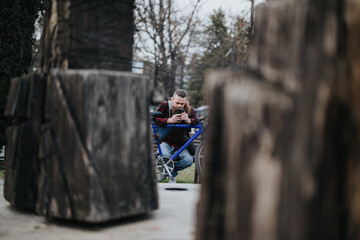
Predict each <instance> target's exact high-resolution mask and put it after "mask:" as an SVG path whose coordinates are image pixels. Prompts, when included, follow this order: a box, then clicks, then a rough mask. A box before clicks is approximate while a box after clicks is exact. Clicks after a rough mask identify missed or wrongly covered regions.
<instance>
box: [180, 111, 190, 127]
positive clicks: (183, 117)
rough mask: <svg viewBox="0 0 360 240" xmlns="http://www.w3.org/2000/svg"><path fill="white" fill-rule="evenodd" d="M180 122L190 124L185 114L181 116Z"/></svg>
mask: <svg viewBox="0 0 360 240" xmlns="http://www.w3.org/2000/svg"><path fill="white" fill-rule="evenodd" d="M181 121H185V122H186V123H187V124H190V123H191V120H190V118H189V115H188V114H187V113H186V112H184V113H182V114H181Z"/></svg>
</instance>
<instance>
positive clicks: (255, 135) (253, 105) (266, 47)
mask: <svg viewBox="0 0 360 240" xmlns="http://www.w3.org/2000/svg"><path fill="white" fill-rule="evenodd" d="M355 2H356V1H338V0H331V1H308V2H307V1H306V2H301V3H300V1H290V2H289V1H287V2H286V1H282V2H280V1H278V2H276V1H271V2H269V3H267V4H264V5H263V6H262V7H261V8H259V9H258V12H257V14H256V16H257V20H256V21H257V23H256V29H255V32H256V36H255V39H254V42H255V45H254V46H253V48H252V53H251V54H252V55H251V57H250V59H251V64H250V67H251V70H250V71H249V72H250V73H247V74H245V73H229V72H226V73H212V74H210V75H209V76H208V78H207V92H208V93H207V94H208V99H209V104H210V105H211V106H212V108H211V111H210V114H209V128H208V133H207V144H208V145H207V148H206V149H207V151H208V152H207V162H206V164H207V165H206V169H207V172H206V174H205V176H204V179H203V182H202V184H203V185H202V193H201V199H200V203H199V208H198V221H197V229H198V232H197V236H196V239H198V240H200V239H207V240H208V239H295V240H296V239H299V240H300V239H359V238H360V232H359V230H358V229H359V224H360V218H359V214H358V212H359V211H357V210H358V209H359V206H360V205H359V199H360V198H359V196H360V195H359V192H360V184H359V183H360V182H359V177H358V176H359V175H360V171H359V169H360V168H359V166H360V165H359V156H360V155H359V147H358V146H359V137H360V131H359V129H360V128H359V126H360V121H359V101H358V100H359V98H358V93H357V90H358V88H357V87H356V86H358V83H359V81H360V80H359V75H358V74H357V72H358V67H355V65H356V66H358V64H357V63H358V54H356V53H358V52H359V47H358V44H355V42H358V41H357V40H358V39H359V38H358V30H355V29H359V21H358V17H356V16H357V15H356V14H354V13H355V12H359V10H360V8H359V4H357V3H355Z"/></svg>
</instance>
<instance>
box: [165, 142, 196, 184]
mask: <svg viewBox="0 0 360 240" xmlns="http://www.w3.org/2000/svg"><path fill="white" fill-rule="evenodd" d="M160 147H161V151H162V153H163V155H164V156H166V157H171V156H172V155H173V154H174V152H175V151H174V147H172V146H170V145H169V144H167V143H165V142H162V143H161V144H160ZM177 159H180V160H179V161H175V162H174V163H175V166H174V170H173V171H172V173H171V175H172V176H173V177H176V176H177V175H178V171H180V170H183V169H185V168H188V167H190V166H191V165H192V164H193V157H192V156H191V154H190V153H189V151H188V150H187V149H184V151H182V152H181V153H180V154H179V156H178V157H177Z"/></svg>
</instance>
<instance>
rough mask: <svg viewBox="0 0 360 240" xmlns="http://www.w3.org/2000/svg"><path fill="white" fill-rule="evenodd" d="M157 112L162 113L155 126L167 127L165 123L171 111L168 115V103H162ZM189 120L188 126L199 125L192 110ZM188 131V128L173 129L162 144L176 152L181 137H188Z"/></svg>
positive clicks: (180, 143)
mask: <svg viewBox="0 0 360 240" xmlns="http://www.w3.org/2000/svg"><path fill="white" fill-rule="evenodd" d="M157 111H158V112H162V114H163V115H162V116H161V117H158V118H156V119H155V124H156V125H159V126H164V125H167V123H166V121H167V120H168V118H171V117H172V113H171V111H170V115H169V103H168V102H162V103H161V104H160V106H159V107H158V109H157ZM189 118H190V120H191V123H190V124H189V125H191V126H194V125H197V124H198V123H199V122H198V120H197V118H196V116H195V113H194V110H193V109H192V108H191V113H190V115H189ZM189 131H190V128H175V129H174V130H172V131H171V132H170V133H169V135H167V136H166V137H165V138H164V140H163V142H166V143H167V144H169V145H170V146H173V147H174V149H175V150H177V149H178V148H179V147H181V146H182V145H183V142H182V141H183V136H185V135H188V136H189Z"/></svg>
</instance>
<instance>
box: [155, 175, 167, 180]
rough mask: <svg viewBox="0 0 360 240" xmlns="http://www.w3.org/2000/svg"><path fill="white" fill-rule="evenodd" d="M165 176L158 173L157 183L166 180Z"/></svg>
mask: <svg viewBox="0 0 360 240" xmlns="http://www.w3.org/2000/svg"><path fill="white" fill-rule="evenodd" d="M166 177H167V176H166V175H165V174H161V173H159V174H158V175H157V180H158V182H162V181H164V180H165V179H166Z"/></svg>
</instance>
